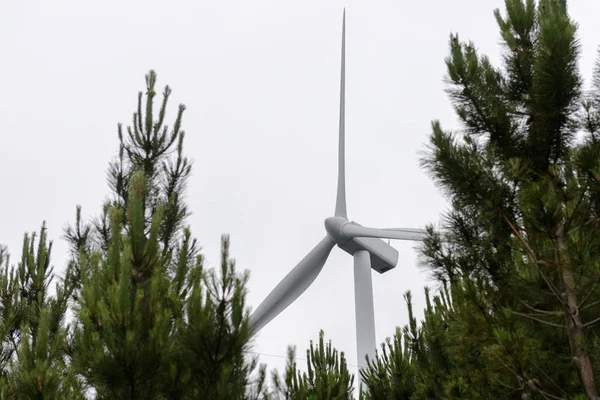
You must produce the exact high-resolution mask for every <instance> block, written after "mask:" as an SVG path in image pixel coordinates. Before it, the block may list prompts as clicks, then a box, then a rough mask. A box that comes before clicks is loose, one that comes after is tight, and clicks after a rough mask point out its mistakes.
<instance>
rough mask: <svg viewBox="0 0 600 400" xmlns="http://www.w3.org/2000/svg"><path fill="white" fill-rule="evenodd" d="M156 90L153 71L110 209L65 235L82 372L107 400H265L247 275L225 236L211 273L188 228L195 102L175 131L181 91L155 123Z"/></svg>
mask: <svg viewBox="0 0 600 400" xmlns="http://www.w3.org/2000/svg"><path fill="white" fill-rule="evenodd" d="M155 84H156V74H155V73H154V72H153V71H150V73H149V74H148V75H147V76H146V85H147V93H146V104H145V107H143V104H142V97H143V96H142V93H140V94H139V96H138V107H137V112H135V113H134V115H133V125H132V126H131V127H128V128H127V133H126V135H125V134H124V133H123V128H122V126H121V125H119V126H118V135H119V140H120V148H119V156H118V158H117V159H116V160H115V161H113V162H112V163H111V164H110V167H109V186H110V188H111V191H112V196H111V198H110V199H109V200H108V201H107V202H106V203H105V205H104V207H103V210H102V214H101V215H100V217H99V218H96V219H95V220H94V221H92V222H91V223H87V222H84V221H83V220H82V217H81V208H80V207H78V208H77V213H76V221H75V224H74V225H73V226H69V227H67V228H66V230H65V237H66V238H67V239H68V241H69V242H70V244H71V250H72V255H73V258H72V261H71V264H70V265H71V266H72V271H73V273H71V274H70V275H69V277H70V280H71V282H72V285H73V286H74V287H76V288H77V290H76V291H75V293H74V296H73V297H74V298H75V299H76V301H77V307H76V319H77V328H76V330H75V333H74V337H73V345H72V348H73V350H72V352H73V359H74V365H75V366H76V368H77V371H78V372H79V374H80V375H81V376H82V377H83V378H84V381H85V382H86V383H87V384H88V385H90V386H91V387H92V388H93V389H94V390H95V392H96V395H97V397H98V398H119V399H120V398H131V399H134V398H138V399H142V398H144V399H145V398H168V399H187V398H190V399H191V398H205V397H204V396H207V397H206V398H210V397H217V398H227V399H232V400H233V399H245V398H248V399H258V398H260V396H262V395H263V394H264V392H265V390H264V369H261V370H259V371H258V372H259V373H258V377H257V380H256V381H255V380H254V378H253V377H251V374H252V373H254V370H255V369H256V367H257V365H256V360H255V359H254V358H252V357H250V356H248V355H247V350H248V346H249V339H250V335H249V328H248V310H247V308H246V305H245V293H246V284H247V279H248V277H247V274H246V273H238V272H237V271H236V269H235V263H234V262H233V261H232V260H231V259H230V258H229V240H228V238H227V237H223V249H222V250H223V251H222V266H221V270H220V274H216V273H215V272H214V271H212V270H206V269H205V268H204V264H203V257H202V256H201V254H200V252H199V248H198V245H197V242H196V240H195V239H193V238H192V236H191V232H190V229H189V228H188V227H186V226H185V219H186V217H187V215H188V211H187V208H186V205H185V203H184V199H183V197H184V191H185V184H186V180H187V178H188V177H189V175H190V173H191V163H190V162H189V161H188V160H187V158H186V157H184V156H183V138H184V132H183V130H182V129H181V120H182V114H183V111H184V109H185V107H184V106H183V105H180V106H179V111H178V114H177V118H176V120H175V124H174V127H173V130H172V131H171V132H169V130H168V128H167V127H165V126H163V122H164V119H165V114H166V106H167V100H168V98H169V96H170V94H171V90H170V89H169V88H168V87H166V88H165V90H164V92H163V95H164V96H163V102H162V105H161V108H160V111H159V113H158V117H157V118H156V119H154V116H153V115H154V114H153V101H154V97H155V94H156V93H155V89H154V87H155ZM143 109H145V114H144V115H143V113H142V110H143ZM173 153H174V155H173Z"/></svg>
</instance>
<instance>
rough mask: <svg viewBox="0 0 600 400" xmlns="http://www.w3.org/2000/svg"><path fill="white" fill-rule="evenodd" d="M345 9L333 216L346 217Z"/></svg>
mask: <svg viewBox="0 0 600 400" xmlns="http://www.w3.org/2000/svg"><path fill="white" fill-rule="evenodd" d="M345 153H346V9H344V17H343V20H342V67H341V76H340V131H339V143H338V186H337V198H336V201H335V216H336V217H346V216H347V215H346V156H345Z"/></svg>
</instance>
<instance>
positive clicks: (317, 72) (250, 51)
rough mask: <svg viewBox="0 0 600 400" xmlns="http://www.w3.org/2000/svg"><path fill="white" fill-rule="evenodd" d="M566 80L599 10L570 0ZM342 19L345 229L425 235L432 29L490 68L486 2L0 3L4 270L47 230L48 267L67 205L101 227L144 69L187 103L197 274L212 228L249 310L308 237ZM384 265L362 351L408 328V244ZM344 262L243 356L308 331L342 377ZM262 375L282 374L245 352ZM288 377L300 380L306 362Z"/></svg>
mask: <svg viewBox="0 0 600 400" xmlns="http://www.w3.org/2000/svg"><path fill="white" fill-rule="evenodd" d="M570 4H571V6H570V8H571V14H572V16H573V17H574V18H575V20H576V21H578V22H579V23H580V31H579V33H580V37H581V42H582V46H583V47H582V49H583V53H582V54H583V58H582V64H581V66H582V72H583V73H584V74H585V75H586V76H589V73H590V71H591V69H592V64H593V61H594V56H595V51H596V48H597V47H598V45H599V43H600V30H599V28H597V26H598V25H597V21H598V17H599V16H600V2H598V1H595V0H571V2H570ZM344 7H346V9H347V78H346V79H347V81H346V102H347V103H346V104H347V105H346V150H347V155H346V163H347V183H346V187H347V199H348V215H349V218H350V219H353V220H355V221H357V222H359V223H361V224H362V225H366V226H373V227H414V228H418V227H424V226H425V225H426V224H428V223H433V222H437V221H439V216H440V214H441V213H442V212H443V210H444V208H445V201H444V198H443V196H442V195H441V193H440V192H439V190H438V189H437V188H436V187H435V186H434V185H433V183H432V182H431V180H430V179H429V178H428V177H427V175H426V174H425V172H424V171H423V170H422V169H420V168H419V163H418V160H419V154H418V153H419V152H420V151H422V150H424V149H425V145H426V142H427V139H428V136H429V134H430V123H431V121H432V120H434V119H439V120H441V122H442V124H443V126H444V127H447V128H456V127H457V124H456V118H455V116H454V114H453V112H452V109H451V107H450V104H449V102H448V100H447V97H446V95H445V93H444V85H443V81H442V80H443V78H444V75H445V65H444V57H446V55H447V54H448V35H449V33H450V32H459V34H460V36H461V38H463V39H465V40H469V39H470V40H473V41H474V42H475V43H476V45H477V47H478V48H479V50H480V51H481V52H482V53H485V54H488V55H489V56H490V58H491V59H492V60H493V61H494V62H496V63H497V62H498V61H499V60H500V47H499V46H498V44H499V34H498V29H497V27H496V24H495V20H494V17H493V9H494V8H497V7H503V1H500V0H486V1H481V0H454V1H447V0H430V1H410V2H409V1H406V0H400V1H399V0H395V1H383V0H371V1H368V2H367V1H358V0H348V1H341V0H328V1H320V0H302V1H274V0H253V1H191V0H190V1H169V2H167V1H149V0H145V1H116V0H105V1H95V2H92V1H60V0H54V1H40V0H38V1H27V2H25V1H13V2H8V1H5V2H4V4H3V6H2V11H1V12H0V52H1V58H2V62H1V63H0V73H1V74H0V76H1V77H2V93H1V96H0V135H1V136H0V137H1V141H0V171H1V174H2V181H1V183H2V186H1V189H0V243H4V244H7V245H8V246H9V248H10V250H11V251H12V252H13V260H16V259H17V258H18V257H20V251H21V241H22V235H23V233H24V232H25V231H28V232H31V231H35V230H39V227H40V225H41V223H42V221H43V220H46V221H47V224H48V230H49V236H50V238H51V239H54V240H55V247H54V249H53V250H54V253H53V265H54V266H55V267H56V269H57V270H58V271H61V270H62V269H63V268H64V266H65V262H66V259H67V255H66V251H67V247H66V243H65V242H64V241H63V240H62V239H60V236H61V234H62V228H63V227H64V226H65V224H66V223H67V222H72V221H73V220H74V216H75V206H76V204H81V205H82V206H83V214H84V215H85V216H86V217H89V216H95V215H97V214H98V213H99V211H100V207H101V204H102V201H103V199H104V197H105V196H106V194H107V193H108V187H107V184H106V179H105V177H106V169H107V165H108V162H109V160H110V159H111V158H112V157H113V156H114V155H115V154H116V151H117V148H118V144H117V143H118V142H117V131H116V126H117V123H118V122H123V123H124V124H126V125H127V124H129V123H130V121H131V115H132V112H133V111H134V110H135V108H136V101H137V100H136V99H137V92H138V91H140V90H144V89H145V86H144V85H145V83H144V75H145V74H146V73H147V72H148V70H149V69H151V68H153V69H155V70H156V71H157V73H158V86H159V87H160V89H161V90H162V88H163V87H164V85H166V84H168V85H169V86H171V88H172V89H173V94H172V97H171V103H170V107H169V109H168V111H169V113H168V115H167V122H168V123H169V124H170V125H172V123H173V121H174V117H175V111H176V107H177V104H178V103H184V104H185V105H186V106H187V111H186V112H185V114H184V120H183V128H184V130H185V131H186V134H187V135H186V143H185V149H186V150H185V151H186V154H187V155H188V156H189V157H190V158H192V159H193V160H194V172H193V176H192V178H191V179H190V182H189V188H188V197H187V199H188V203H189V206H190V209H191V211H192V212H193V215H192V216H191V217H190V219H189V224H190V226H191V228H192V232H193V234H194V235H195V236H196V237H197V238H198V240H199V242H200V244H201V245H202V247H203V252H204V254H205V256H206V257H207V258H208V260H209V262H210V263H211V264H212V265H218V263H219V245H220V235H221V234H222V233H228V234H230V235H231V240H232V253H233V256H234V257H235V259H236V260H237V265H238V267H239V268H240V269H248V270H250V271H251V279H250V285H249V290H250V292H249V296H248V303H249V305H250V306H251V307H253V308H255V307H256V306H258V304H259V303H260V301H262V299H263V298H264V297H265V296H266V295H267V294H268V293H269V291H270V290H271V289H272V288H273V287H274V286H275V285H276V284H277V283H278V282H279V281H280V279H281V278H283V277H284V276H285V274H287V272H288V271H289V270H290V269H291V268H293V267H294V266H295V265H296V263H297V262H298V261H300V259H302V257H304V255H305V254H306V253H307V252H308V251H309V250H310V249H312V248H313V246H314V245H315V244H316V243H317V242H318V241H319V240H321V239H322V237H323V236H324V234H325V230H324V226H323V220H324V219H325V218H326V217H329V216H331V215H332V214H333V211H334V205H335V191H336V177H337V171H336V167H337V160H336V153H337V128H338V101H339V92H338V91H339V61H340V39H341V17H342V10H343V8H344ZM393 243H394V246H395V247H396V248H397V249H398V251H399V252H400V261H399V263H398V266H397V268H395V269H394V270H392V271H390V272H388V273H386V274H384V275H379V274H377V273H375V272H374V277H373V285H374V292H375V316H376V332H377V339H378V341H379V342H381V341H383V340H384V339H385V338H386V337H388V336H391V335H393V333H394V330H395V327H396V326H403V325H404V324H406V323H407V312H406V305H405V302H404V300H403V297H402V295H403V293H404V292H405V291H407V290H411V291H412V292H413V296H414V305H415V310H416V311H417V316H419V317H420V316H421V315H422V311H421V310H422V308H423V306H424V295H423V287H424V286H425V285H426V284H432V282H430V281H429V280H428V279H427V275H426V273H425V272H423V271H420V270H419V269H418V268H417V252H416V251H415V249H414V245H413V244H410V243H403V242H393ZM352 271H353V269H352V258H351V257H350V256H349V255H348V254H346V253H345V252H343V251H342V250H340V249H337V248H335V249H334V251H333V252H332V254H331V256H330V258H329V261H328V263H327V264H326V266H325V268H324V270H323V272H322V273H321V275H320V276H319V277H318V278H317V280H316V281H315V283H314V284H313V286H312V287H310V288H309V289H308V290H307V291H306V292H305V293H304V295H303V296H301V297H300V298H299V299H298V301H297V302H296V303H294V304H293V305H291V306H290V307H289V308H288V309H286V310H285V311H284V312H283V313H282V314H280V315H279V317H277V318H276V319H275V320H273V321H272V322H271V324H269V325H268V326H266V327H265V328H264V329H263V330H262V331H261V332H260V334H259V336H258V338H257V340H256V346H255V351H257V352H259V353H263V354H269V355H279V356H284V355H285V354H286V347H287V345H288V344H294V345H297V346H298V349H299V354H298V356H299V357H304V349H306V347H307V346H308V344H309V340H310V339H316V338H317V335H318V332H319V330H320V329H323V330H324V331H325V334H326V337H327V338H330V339H331V340H332V341H333V344H334V346H336V347H337V348H339V349H341V350H343V351H345V352H346V354H347V359H348V362H349V364H351V365H356V363H357V360H356V345H355V323H354V291H353V272H352ZM261 362H265V363H268V364H269V367H270V368H280V369H281V368H282V367H283V365H284V362H285V360H284V359H282V358H278V357H273V356H266V355H264V356H261ZM299 365H300V366H302V367H304V361H300V362H299Z"/></svg>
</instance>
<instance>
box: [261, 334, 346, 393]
mask: <svg viewBox="0 0 600 400" xmlns="http://www.w3.org/2000/svg"><path fill="white" fill-rule="evenodd" d="M306 357H307V358H306V366H307V371H306V372H300V371H298V369H297V365H296V361H295V358H296V351H295V348H294V347H289V348H288V360H287V363H286V369H285V373H284V375H283V377H282V376H280V375H279V374H278V373H277V372H273V374H272V380H273V393H272V394H271V396H272V397H271V398H272V399H281V400H317V399H318V400H351V399H353V398H354V397H353V394H352V393H353V391H354V375H352V374H350V372H349V371H348V365H347V363H346V357H345V356H344V353H343V352H341V353H340V352H338V351H337V350H336V349H334V348H333V347H332V345H331V341H329V342H328V343H327V344H325V339H324V332H323V331H321V332H319V344H318V345H317V346H316V347H315V346H314V344H313V342H312V340H311V341H310V347H309V349H308V350H306Z"/></svg>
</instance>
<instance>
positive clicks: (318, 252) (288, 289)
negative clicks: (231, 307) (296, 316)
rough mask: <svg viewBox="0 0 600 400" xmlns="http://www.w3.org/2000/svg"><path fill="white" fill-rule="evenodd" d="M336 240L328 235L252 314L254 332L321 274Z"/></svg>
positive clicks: (284, 307) (251, 322) (269, 320)
mask: <svg viewBox="0 0 600 400" xmlns="http://www.w3.org/2000/svg"><path fill="white" fill-rule="evenodd" d="M333 246H335V242H334V241H333V240H332V239H331V238H330V237H329V236H326V237H325V238H324V239H323V240H321V241H320V242H319V244H317V245H316V246H315V247H314V248H313V249H312V250H311V251H310V253H308V254H307V255H306V256H305V257H304V258H303V259H302V261H300V262H299V263H298V265H296V267H294V269H293V270H291V271H290V273H288V274H287V275H286V276H285V278H283V280H282V281H281V282H279V284H278V285H277V286H275V289H273V291H272V292H271V293H269V295H268V296H267V297H266V298H265V299H264V300H263V302H262V303H261V304H260V305H259V306H258V307H257V308H256V310H255V311H254V312H253V313H252V315H251V316H250V326H251V329H252V334H256V333H257V332H258V331H260V330H261V329H262V328H263V327H264V326H265V325H266V324H268V323H269V322H271V320H272V319H273V318H275V317H276V316H277V315H279V313H281V312H282V311H283V310H285V309H286V308H287V307H288V306H289V305H290V304H292V303H293V302H294V301H295V300H296V299H297V298H298V297H300V295H301V294H302V293H304V291H305V290H306V289H308V287H309V286H310V285H311V284H312V283H313V282H314V280H315V279H316V277H317V276H318V275H319V273H320V272H321V270H322V269H323V266H324V265H325V261H327V257H329V253H330V252H331V249H333Z"/></svg>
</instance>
